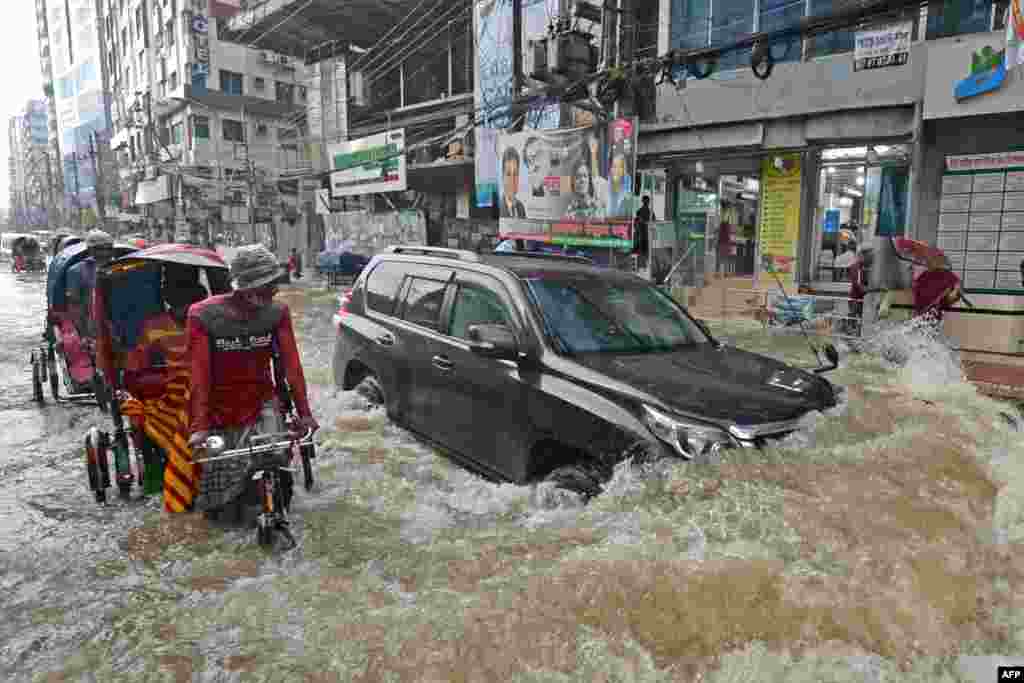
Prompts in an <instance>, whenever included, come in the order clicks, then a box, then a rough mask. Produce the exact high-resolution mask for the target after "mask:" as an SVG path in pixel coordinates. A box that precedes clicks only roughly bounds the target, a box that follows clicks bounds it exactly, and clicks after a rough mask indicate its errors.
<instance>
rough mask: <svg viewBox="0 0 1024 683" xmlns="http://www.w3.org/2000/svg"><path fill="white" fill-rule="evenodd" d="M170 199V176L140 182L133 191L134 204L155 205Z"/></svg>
mask: <svg viewBox="0 0 1024 683" xmlns="http://www.w3.org/2000/svg"><path fill="white" fill-rule="evenodd" d="M170 198H171V176H169V175H162V176H160V177H159V178H154V179H152V180H140V181H139V187H138V189H137V190H136V191H135V204H136V205H142V204H155V203H156V202H160V201H163V200H165V199H170Z"/></svg>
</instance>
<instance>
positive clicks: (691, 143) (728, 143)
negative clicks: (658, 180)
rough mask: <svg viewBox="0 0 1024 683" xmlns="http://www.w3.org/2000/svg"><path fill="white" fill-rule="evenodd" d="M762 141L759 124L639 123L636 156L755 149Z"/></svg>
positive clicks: (762, 132) (760, 124)
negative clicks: (677, 125) (683, 125)
mask: <svg viewBox="0 0 1024 683" xmlns="http://www.w3.org/2000/svg"><path fill="white" fill-rule="evenodd" d="M763 141H764V124H763V123H760V122H758V123H739V124H733V125H728V126H712V127H701V128H673V127H668V126H666V127H661V126H657V127H654V126H643V125H642V126H640V140H639V145H638V147H639V156H641V157H653V156H663V155H676V154H693V153H701V152H707V151H711V150H718V149H735V148H737V147H742V148H747V149H751V150H753V149H756V148H758V147H760V146H761V143H762V142H763Z"/></svg>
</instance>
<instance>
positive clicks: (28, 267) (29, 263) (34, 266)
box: [11, 235, 46, 273]
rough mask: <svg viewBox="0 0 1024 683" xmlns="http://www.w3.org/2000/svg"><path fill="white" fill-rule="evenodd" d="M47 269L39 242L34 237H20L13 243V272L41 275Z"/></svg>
mask: <svg viewBox="0 0 1024 683" xmlns="http://www.w3.org/2000/svg"><path fill="white" fill-rule="evenodd" d="M45 269H46V260H45V259H44V258H43V253H42V248H41V247H40V246H39V240H38V239H36V238H35V237H34V236H32V235H24V236H22V237H18V238H17V239H15V240H14V241H13V242H12V243H11V271H12V272H15V273H41V272H42V271H44V270H45Z"/></svg>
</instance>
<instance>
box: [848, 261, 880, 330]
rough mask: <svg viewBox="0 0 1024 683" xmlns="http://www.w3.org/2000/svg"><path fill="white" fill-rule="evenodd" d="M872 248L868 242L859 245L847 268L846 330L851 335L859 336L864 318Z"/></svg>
mask: <svg viewBox="0 0 1024 683" xmlns="http://www.w3.org/2000/svg"><path fill="white" fill-rule="evenodd" d="M874 255H875V252H874V249H873V248H872V247H871V245H870V244H865V245H862V246H861V247H860V249H859V250H858V253H857V258H856V260H855V261H854V262H853V263H852V264H850V266H849V268H847V271H846V272H847V275H848V276H849V278H850V319H849V320H848V321H847V323H848V325H847V332H848V334H849V335H850V336H851V337H860V336H861V331H862V328H863V318H864V296H865V295H866V294H867V292H868V281H869V271H870V269H871V265H872V262H873V260H874Z"/></svg>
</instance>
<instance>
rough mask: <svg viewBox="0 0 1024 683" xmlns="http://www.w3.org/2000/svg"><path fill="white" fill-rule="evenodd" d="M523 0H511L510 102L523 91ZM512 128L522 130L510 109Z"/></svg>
mask: <svg viewBox="0 0 1024 683" xmlns="http://www.w3.org/2000/svg"><path fill="white" fill-rule="evenodd" d="M524 80H525V79H524V78H523V0H512V97H511V101H512V102H517V101H518V100H519V96H520V94H521V93H522V91H523V82H524ZM511 113H512V123H513V126H512V130H513V131H519V130H522V124H518V123H516V121H518V120H519V117H517V116H516V112H515V110H514V109H513V110H512V112H511Z"/></svg>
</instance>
